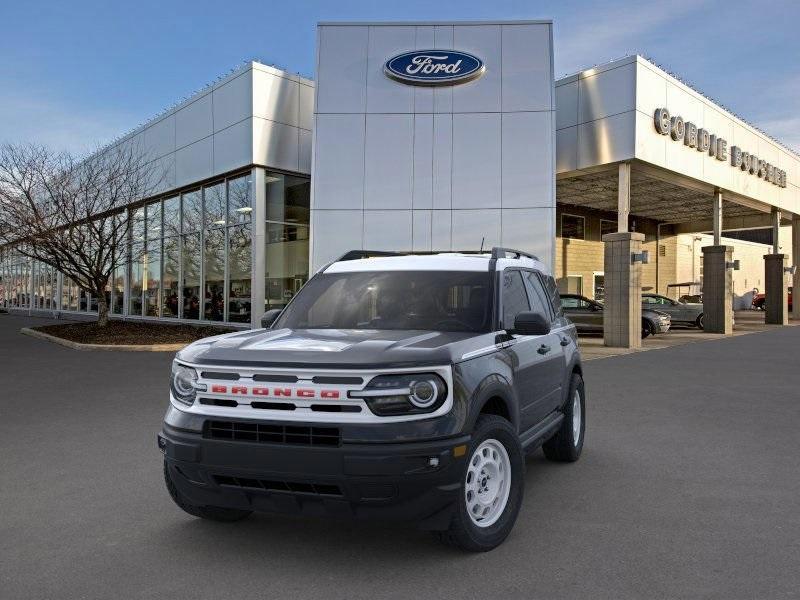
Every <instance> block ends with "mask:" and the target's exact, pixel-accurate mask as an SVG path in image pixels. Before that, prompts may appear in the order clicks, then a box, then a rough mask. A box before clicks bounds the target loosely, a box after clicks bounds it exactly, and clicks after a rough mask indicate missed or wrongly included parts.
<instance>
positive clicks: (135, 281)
mask: <svg viewBox="0 0 800 600" xmlns="http://www.w3.org/2000/svg"><path fill="white" fill-rule="evenodd" d="M131 249H132V250H131V257H132V260H131V276H130V279H129V282H130V284H129V285H130V287H129V293H130V297H129V302H128V314H129V315H130V316H136V317H141V316H142V290H143V287H142V283H143V270H142V261H144V260H146V255H145V253H144V242H134V243H133V244H132V245H131Z"/></svg>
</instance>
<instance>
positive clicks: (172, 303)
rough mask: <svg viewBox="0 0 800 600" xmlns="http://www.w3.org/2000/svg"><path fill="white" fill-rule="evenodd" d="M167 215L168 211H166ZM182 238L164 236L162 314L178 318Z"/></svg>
mask: <svg viewBox="0 0 800 600" xmlns="http://www.w3.org/2000/svg"><path fill="white" fill-rule="evenodd" d="M165 216H166V213H165ZM180 250H181V245H180V238H179V237H176V236H173V237H168V238H164V272H163V273H162V275H161V285H162V289H163V301H162V303H161V316H162V317H172V318H176V319H177V318H178V315H179V313H178V301H179V285H178V281H179V279H178V278H179V277H180V264H181V263H180V260H181V254H180Z"/></svg>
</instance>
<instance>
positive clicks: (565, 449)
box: [542, 373, 586, 462]
mask: <svg viewBox="0 0 800 600" xmlns="http://www.w3.org/2000/svg"><path fill="white" fill-rule="evenodd" d="M576 392H577V393H578V394H580V405H581V423H580V430H579V433H578V436H579V438H578V440H577V442H576V440H575V436H574V433H573V427H572V425H573V400H574V397H575V393H576ZM563 413H564V420H563V421H562V422H561V427H559V428H558V431H557V432H556V434H555V435H554V436H553V437H551V438H550V439H549V440H547V441H546V442H545V443H544V445H543V446H542V450H544V455H545V456H546V457H547V458H548V459H549V460H552V461H555V462H575V461H576V460H578V459H579V458H580V456H581V451H582V450H583V439H584V432H585V431H586V391H585V389H584V386H583V378H582V377H581V376H580V375H578V374H577V373H573V375H572V380H571V381H570V386H569V395H568V396H567V403H566V405H565V406H564V410H563Z"/></svg>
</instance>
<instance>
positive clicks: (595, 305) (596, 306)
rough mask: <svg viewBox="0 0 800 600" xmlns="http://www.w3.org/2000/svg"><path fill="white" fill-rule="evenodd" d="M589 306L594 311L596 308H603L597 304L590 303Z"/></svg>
mask: <svg viewBox="0 0 800 600" xmlns="http://www.w3.org/2000/svg"><path fill="white" fill-rule="evenodd" d="M591 308H592V310H593V311H594V312H597V311H598V310H603V307H602V306H600V305H599V304H592V305H591Z"/></svg>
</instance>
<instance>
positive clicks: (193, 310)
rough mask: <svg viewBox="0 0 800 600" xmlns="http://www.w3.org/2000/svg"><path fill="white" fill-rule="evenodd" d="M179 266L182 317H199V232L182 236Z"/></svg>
mask: <svg viewBox="0 0 800 600" xmlns="http://www.w3.org/2000/svg"><path fill="white" fill-rule="evenodd" d="M182 242H183V243H182V247H181V266H182V271H181V273H182V277H183V282H182V285H181V288H182V290H183V313H182V315H181V316H182V317H183V318H184V319H199V318H200V234H199V233H190V234H186V235H184V236H183V237H182Z"/></svg>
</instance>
